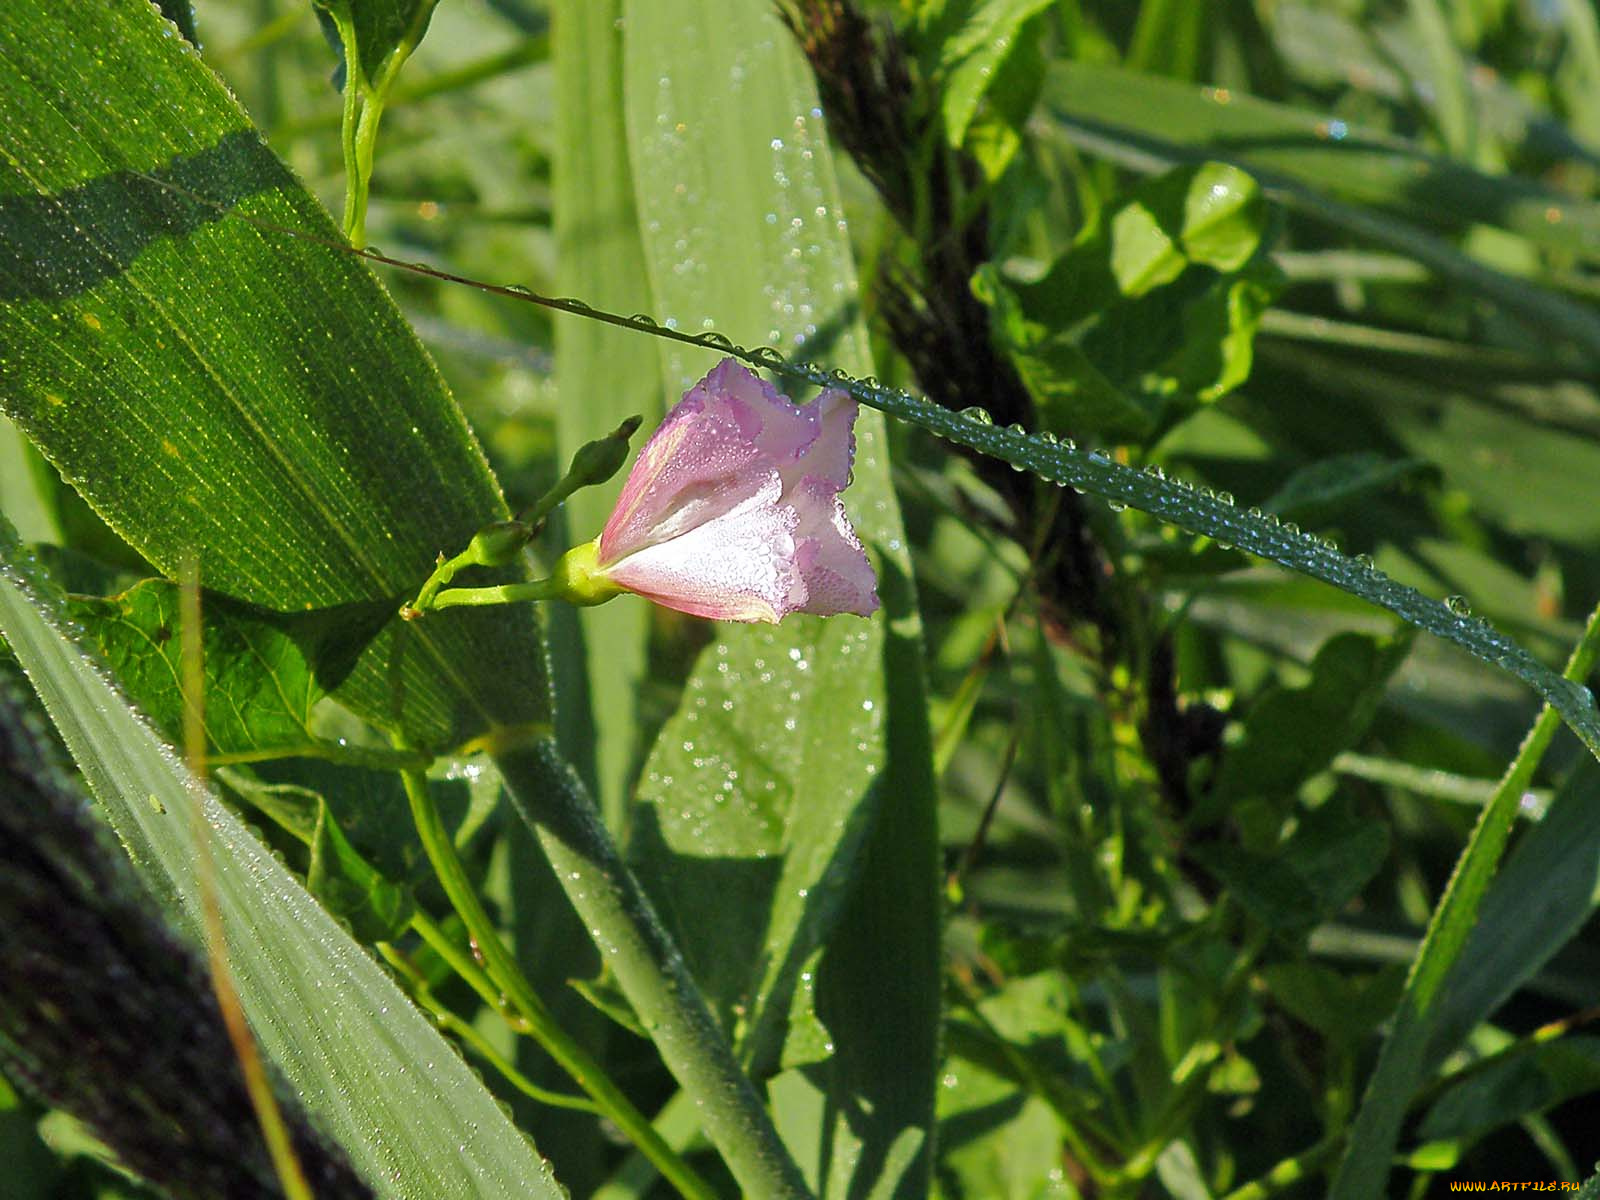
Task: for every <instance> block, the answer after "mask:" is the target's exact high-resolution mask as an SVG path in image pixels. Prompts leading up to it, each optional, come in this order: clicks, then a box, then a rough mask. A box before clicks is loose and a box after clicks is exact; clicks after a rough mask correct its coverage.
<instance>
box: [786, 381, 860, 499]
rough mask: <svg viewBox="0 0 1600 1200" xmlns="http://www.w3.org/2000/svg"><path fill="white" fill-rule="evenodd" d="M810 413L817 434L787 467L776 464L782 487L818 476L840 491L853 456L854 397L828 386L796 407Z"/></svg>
mask: <svg viewBox="0 0 1600 1200" xmlns="http://www.w3.org/2000/svg"><path fill="white" fill-rule="evenodd" d="M799 411H802V412H807V413H810V414H812V417H813V418H814V419H815V421H816V422H817V425H818V430H817V436H816V438H815V439H814V440H813V441H812V442H811V444H810V445H808V446H807V447H806V448H805V450H804V451H803V452H802V453H801V455H800V457H799V458H798V459H796V460H795V463H794V465H793V466H791V467H783V466H780V467H779V468H778V469H779V470H780V471H782V472H783V482H784V484H785V486H788V487H793V486H795V485H796V484H798V483H799V482H800V481H801V480H802V479H822V480H826V481H827V482H828V483H830V484H832V485H833V490H834V491H836V492H842V491H844V489H845V488H846V487H847V486H848V485H849V483H850V467H851V465H852V464H853V463H854V462H855V457H856V435H855V425H856V413H857V411H858V409H857V405H856V400H855V397H854V396H852V395H851V394H850V393H849V392H845V391H840V390H839V389H838V388H829V389H828V390H827V391H825V392H823V393H822V394H821V395H820V396H818V397H817V398H816V399H815V400H813V401H812V402H811V403H810V404H807V405H805V406H804V408H803V409H801V410H799Z"/></svg>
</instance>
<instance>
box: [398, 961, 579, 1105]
mask: <svg viewBox="0 0 1600 1200" xmlns="http://www.w3.org/2000/svg"><path fill="white" fill-rule="evenodd" d="M378 952H379V953H380V954H382V955H383V958H384V961H385V962H387V963H388V964H389V965H390V966H391V967H393V968H394V969H395V970H396V971H398V972H399V973H400V975H401V976H402V977H403V978H404V979H405V980H406V982H408V983H409V984H410V985H411V998H412V999H413V1000H415V1001H416V1002H417V1004H419V1005H420V1006H421V1007H423V1008H425V1009H427V1011H428V1012H429V1013H431V1014H432V1015H433V1019H434V1022H435V1023H436V1024H437V1025H438V1026H439V1028H440V1029H443V1030H445V1031H446V1032H447V1033H450V1034H453V1035H454V1036H455V1037H456V1039H457V1040H458V1041H460V1042H462V1043H463V1044H464V1045H466V1046H468V1047H469V1048H471V1050H472V1051H473V1053H475V1054H477V1056H478V1057H479V1058H481V1059H483V1060H484V1061H485V1062H487V1063H488V1064H489V1065H490V1066H492V1067H493V1068H494V1069H495V1070H496V1071H498V1072H500V1074H501V1075H503V1076H504V1077H505V1078H506V1080H507V1081H508V1082H509V1083H510V1084H511V1086H512V1087H514V1088H516V1089H517V1090H518V1091H519V1092H521V1093H522V1094H523V1095H524V1096H528V1097H530V1098H532V1099H534V1100H536V1101H538V1102H539V1103H540V1104H548V1105H550V1107H552V1108H570V1109H574V1110H576V1111H578V1112H587V1113H598V1112H599V1111H600V1110H599V1108H598V1107H597V1106H596V1105H595V1104H594V1102H593V1101H591V1100H585V1099H584V1098H583V1097H582V1096H569V1095H566V1094H565V1093H563V1092H553V1091H551V1090H550V1089H549V1088H542V1087H540V1086H539V1085H538V1084H536V1083H535V1082H533V1080H531V1079H529V1078H528V1077H527V1076H526V1075H524V1074H523V1073H522V1072H521V1071H519V1070H517V1068H516V1067H514V1066H513V1065H512V1064H511V1061H510V1060H509V1059H507V1058H506V1057H505V1055H503V1054H501V1053H500V1052H499V1051H498V1050H496V1049H495V1048H494V1047H493V1046H491V1045H490V1044H489V1039H488V1038H486V1037H484V1036H483V1034H481V1033H479V1032H478V1030H477V1029H476V1028H475V1027H474V1026H472V1025H470V1024H468V1023H467V1022H466V1021H463V1020H462V1019H461V1018H460V1017H459V1016H457V1015H456V1014H455V1013H454V1012H452V1011H451V1010H450V1009H449V1008H448V1007H447V1006H446V1005H445V1004H444V1003H443V1002H442V1001H441V1000H440V999H439V998H438V997H437V996H435V995H434V994H433V988H432V986H430V985H429V983H428V980H427V978H426V977H425V976H424V975H423V974H422V972H421V971H419V970H417V968H416V965H415V964H413V963H412V962H411V960H410V959H408V958H407V957H406V956H405V955H404V954H403V953H402V952H401V951H400V950H399V949H397V948H396V947H394V946H392V945H390V944H389V943H387V942H379V943H378Z"/></svg>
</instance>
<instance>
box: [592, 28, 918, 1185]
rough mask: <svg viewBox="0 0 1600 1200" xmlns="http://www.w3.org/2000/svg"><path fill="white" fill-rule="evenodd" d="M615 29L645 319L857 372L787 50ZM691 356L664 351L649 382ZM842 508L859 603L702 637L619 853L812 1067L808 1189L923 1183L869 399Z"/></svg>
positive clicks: (914, 912)
mask: <svg viewBox="0 0 1600 1200" xmlns="http://www.w3.org/2000/svg"><path fill="white" fill-rule="evenodd" d="M624 29H625V31H626V36H625V48H626V57H625V68H626V81H627V98H628V130H629V139H630V141H629V146H630V150H631V152H632V153H631V161H632V164H633V169H634V178H635V187H636V194H637V202H638V208H639V219H640V221H641V228H642V230H643V231H644V245H645V256H646V264H647V266H648V268H649V277H650V285H651V300H652V305H651V308H652V309H653V311H654V312H656V313H657V314H658V316H659V317H661V318H663V319H664V320H665V321H666V323H667V324H669V325H672V326H675V327H677V328H679V329H684V330H691V331H698V330H700V329H703V328H710V327H713V326H714V327H716V328H718V329H722V330H725V331H734V332H735V333H738V334H740V335H742V337H743V338H745V339H747V340H749V341H751V342H770V343H773V344H781V345H783V346H784V347H786V348H789V349H794V348H796V347H805V348H806V350H807V352H809V353H811V354H815V355H819V356H820V355H826V356H827V357H828V358H829V359H830V360H832V361H835V362H837V363H839V364H840V366H842V367H848V368H849V369H851V370H853V371H857V372H859V371H863V370H865V369H867V368H868V366H869V360H868V352H867V348H866V339H865V335H864V333H863V331H862V328H861V326H860V324H859V320H858V312H857V308H856V303H857V302H856V280H855V274H854V270H853V267H852V263H851V257H850V247H849V241H848V238H847V237H846V235H845V229H844V221H843V214H842V210H841V208H840V201H839V196H838V193H837V188H836V184H835V181H834V176H833V169H832V164H831V160H830V156H829V150H828V141H827V136H826V132H825V129H824V127H823V124H822V119H821V113H820V110H819V109H818V108H817V100H816V96H815V92H814V90H813V85H812V81H811V78H810V74H809V71H808V69H807V67H806V65H805V62H804V60H803V58H802V57H801V55H800V53H799V51H798V48H797V47H795V46H794V45H793V44H792V42H791V41H790V39H789V37H788V35H787V34H786V33H785V32H784V31H783V29H782V27H781V26H780V25H779V24H778V23H777V21H776V19H775V17H774V16H773V14H772V13H770V12H769V11H767V10H766V8H765V6H764V5H761V4H758V3H755V2H754V0H748V2H744V3H740V4H738V5H732V6H730V5H725V4H712V3H708V2H706V0H674V2H672V3H650V4H643V3H630V4H628V5H627V6H626V17H625V22H624ZM755 264H767V266H766V269H765V270H764V271H763V270H757V269H754V267H755ZM715 361H716V356H715V355H714V354H712V353H708V352H707V351H704V350H695V349H689V348H685V347H683V346H680V345H671V346H668V347H666V348H665V350H664V351H663V360H662V373H663V377H664V380H665V382H666V385H667V387H668V390H669V392H670V393H677V392H681V391H682V390H683V389H685V388H686V387H688V386H689V385H690V384H691V383H693V382H694V380H695V379H697V378H698V377H699V376H700V375H702V374H703V373H704V372H705V371H706V369H707V368H709V367H710V366H711V365H712V364H713V363H714V362H715ZM670 398H671V399H676V395H675V394H674V395H672V396H671V397H670ZM844 499H845V503H846V505H847V507H848V508H849V509H850V512H851V515H852V517H853V519H854V520H855V522H856V528H857V529H858V530H859V532H860V534H861V536H862V539H863V541H864V542H865V543H866V544H867V545H868V547H869V548H870V550H871V552H872V555H873V559H874V562H875V564H876V565H877V567H878V571H879V575H880V590H881V594H882V597H883V601H884V607H885V612H884V614H882V615H880V616H878V617H875V618H873V619H872V620H871V621H862V620H860V619H858V618H855V617H835V618H831V619H827V620H823V619H819V618H814V617H805V616H798V617H791V618H789V619H788V620H787V621H785V623H784V624H783V625H782V626H781V627H779V628H775V629H765V628H763V629H750V628H724V629H719V630H718V635H719V636H718V639H717V641H716V642H715V643H714V644H713V645H712V646H711V647H709V648H708V649H707V650H706V651H705V652H704V653H703V654H702V656H701V658H700V660H699V662H698V663H697V665H696V668H695V670H694V672H693V674H692V675H691V677H690V679H689V681H688V685H687V688H686V691H685V695H684V702H683V705H682V707H681V708H680V710H679V712H678V713H677V714H676V715H675V716H674V717H673V718H672V719H671V720H670V721H669V722H668V724H667V727H666V729H665V730H664V731H663V732H662V735H661V737H660V739H659V741H658V742H657V743H656V746H655V748H654V750H653V751H652V753H651V755H650V758H649V762H648V765H647V768H646V775H645V779H644V781H643V782H642V783H641V785H640V792H639V799H640V801H641V803H640V805H639V807H638V809H637V811H636V814H635V818H634V819H635V822H636V833H635V840H634V852H635V855H636V857H637V859H638V861H639V863H640V866H641V870H642V871H643V872H644V873H645V875H646V878H647V879H648V880H649V886H650V887H651V889H652V892H653V894H654V895H655V896H656V897H657V898H658V899H659V901H660V903H661V905H662V907H663V908H664V910H665V912H666V914H667V916H668V919H669V921H670V922H671V923H672V924H673V926H674V928H675V929H676V930H677V931H678V933H679V936H680V938H681V939H682V943H683V945H684V949H685V952H686V954H687V955H688V957H689V959H690V961H691V964H692V966H693V967H694V969H695V971H696V976H697V978H698V979H699V980H700V981H701V982H702V985H703V986H704V987H705V988H706V989H707V991H708V993H709V994H710V995H711V997H712V998H713V1000H714V1002H715V1003H716V1004H717V1005H718V1006H719V1007H720V1009H721V1012H722V1014H723V1016H724V1019H725V1021H726V1022H727V1023H729V1024H730V1025H731V1026H733V1027H734V1028H735V1030H736V1032H737V1033H738V1035H739V1041H740V1044H741V1046H742V1047H743V1051H744V1053H745V1055H746V1057H747V1058H748V1059H749V1060H750V1061H751V1062H752V1064H753V1066H754V1067H755V1069H756V1070H758V1071H760V1072H761V1073H763V1074H766V1073H770V1072H771V1071H773V1070H774V1069H776V1068H777V1067H778V1066H780V1065H781V1064H783V1063H784V1062H786V1061H788V1062H805V1061H813V1060H817V1059H825V1060H826V1061H824V1062H821V1063H819V1064H818V1065H817V1066H816V1067H814V1068H813V1069H812V1070H811V1072H810V1075H809V1078H800V1077H795V1078H793V1079H792V1080H791V1083H792V1087H791V1088H789V1089H787V1090H785V1091H784V1093H783V1094H784V1095H785V1096H786V1097H790V1098H795V1097H797V1095H798V1094H799V1093H807V1094H809V1095H811V1096H814V1097H815V1098H816V1109H815V1111H816V1112H817V1113H824V1112H825V1111H826V1112H827V1114H828V1115H826V1116H825V1118H824V1119H823V1120H822V1121H821V1123H820V1124H819V1125H811V1126H810V1127H809V1128H808V1129H807V1131H806V1132H805V1133H804V1134H803V1135H802V1136H803V1138H804V1140H797V1138H796V1135H795V1132H794V1127H793V1125H792V1124H790V1123H789V1122H787V1121H786V1119H785V1116H784V1114H785V1111H786V1105H785V1103H784V1102H782V1101H780V1104H779V1110H780V1127H781V1128H785V1131H786V1136H787V1137H788V1138H789V1140H790V1144H791V1146H793V1147H794V1149H795V1152H796V1153H797V1154H798V1155H801V1156H802V1161H803V1164H804V1165H805V1167H806V1169H807V1170H808V1171H809V1172H812V1173H813V1182H814V1184H815V1185H816V1186H818V1187H825V1188H826V1190H828V1191H829V1192H830V1193H831V1192H833V1191H835V1190H839V1191H841V1192H843V1191H844V1190H845V1189H846V1188H849V1190H851V1191H856V1190H859V1191H861V1192H863V1193H865V1192H867V1191H870V1190H872V1189H881V1190H883V1191H884V1192H891V1191H894V1190H895V1189H897V1188H898V1189H902V1190H904V1191H905V1192H906V1193H907V1194H922V1192H923V1191H924V1190H925V1188H926V1182H925V1181H926V1174H925V1172H926V1170H927V1155H926V1147H927V1140H928V1134H929V1131H930V1128H931V1123H932V1110H933V1081H934V1072H935V1061H934V1055H935V1047H936V1039H937V1028H938V1021H937V1016H938V936H939V923H938V896H937V877H936V857H935V854H936V849H935V840H934V833H933V828H934V827H933V807H932V803H931V800H932V794H933V785H932V777H931V772H930V769H929V761H930V752H929V744H928V736H927V729H926V712H925V701H924V699H923V695H922V689H921V674H920V671H921V666H920V658H921V644H920V626H919V624H918V620H917V615H916V607H915V597H914V594H913V592H912V590H911V587H910V584H909V567H908V563H907V559H906V553H905V549H904V542H903V536H904V535H903V533H902V531H901V527H900V519H899V513H898V510H897V507H896V505H895V501H894V497H893V493H892V491H891V490H890V486H889V464H888V457H887V447H886V445H885V432H884V426H883V421H882V419H881V418H880V417H879V416H877V414H874V413H871V412H865V411H864V412H863V413H862V414H861V418H860V421H859V423H858V425H857V427H856V464H855V482H854V484H853V486H852V487H851V488H850V490H849V491H848V492H846V493H845V496H844ZM623 602H627V601H623ZM830 931H832V932H831V938H830ZM824 943H827V946H826V948H825V949H824V950H823V952H822V955H821V958H820V961H819V960H818V958H817V950H818V948H819V947H822V946H823V945H824ZM791 1013H794V1014H795V1016H794V1019H792V1020H791ZM818 1021H820V1023H821V1026H822V1027H824V1028H825V1030H826V1032H823V1030H822V1029H819V1028H817V1027H816V1026H815V1022H818ZM891 1030H892V1033H891V1032H890V1031H891ZM786 1044H787V1045H786ZM796 1104H797V1106H798V1108H806V1107H807V1104H808V1102H806V1101H801V1100H798V1099H796ZM830 1106H831V1107H830ZM789 1111H791V1115H792V1111H793V1110H789ZM834 1114H837V1115H834ZM801 1123H802V1124H805V1121H804V1120H803V1119H802V1121H801ZM818 1172H826V1177H824V1178H817V1177H816V1175H815V1173H818ZM830 1181H831V1182H830Z"/></svg>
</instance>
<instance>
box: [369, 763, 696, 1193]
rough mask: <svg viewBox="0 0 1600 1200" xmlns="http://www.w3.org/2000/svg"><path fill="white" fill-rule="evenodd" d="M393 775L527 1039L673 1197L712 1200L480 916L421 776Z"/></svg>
mask: <svg viewBox="0 0 1600 1200" xmlns="http://www.w3.org/2000/svg"><path fill="white" fill-rule="evenodd" d="M400 777H401V779H402V780H403V781H404V783H405V789H406V798H407V800H408V801H409V802H410V805H411V818H412V820H413V822H415V824H416V827H417V836H418V838H419V840H420V841H421V842H422V848H423V851H424V852H425V853H426V854H427V856H428V861H429V863H430V864H431V865H432V866H433V869H434V872H435V873H436V874H437V875H438V877H439V882H440V884H442V885H443V887H444V891H445V895H446V896H448V897H449V899H450V903H451V904H452V905H453V906H454V907H455V910H456V912H457V913H459V914H460V916H461V920H462V921H463V923H465V925H466V927H467V931H468V932H469V933H470V934H471V935H472V938H473V941H475V942H476V943H477V946H478V950H479V952H480V953H481V954H482V955H483V958H484V962H485V963H486V964H487V966H488V971H489V975H490V977H491V978H492V979H493V980H494V981H495V983H497V984H499V985H500V987H501V988H503V989H504V990H505V993H506V995H507V996H508V997H509V998H510V1000H511V1003H512V1005H513V1006H514V1007H515V1008H516V1010H517V1011H518V1012H519V1013H520V1014H521V1015H522V1016H523V1017H524V1018H525V1019H526V1020H527V1022H528V1027H529V1032H530V1033H531V1034H532V1035H533V1037H534V1039H535V1040H536V1041H538V1043H539V1044H540V1045H541V1046H543V1047H544V1049H545V1051H546V1053H548V1054H549V1055H550V1057H551V1058H553V1059H555V1061H556V1062H557V1063H559V1064H560V1066H561V1068H562V1069H563V1070H565V1071H566V1072H567V1074H569V1075H570V1076H572V1078H573V1080H574V1082H576V1083H577V1084H578V1086H579V1087H581V1088H582V1089H583V1090H584V1091H585V1092H586V1093H587V1094H588V1095H589V1096H590V1097H591V1098H592V1099H593V1100H594V1102H595V1104H596V1106H597V1107H598V1108H599V1110H600V1111H601V1112H602V1113H604V1114H605V1115H606V1117H608V1118H609V1119H610V1120H611V1121H613V1122H614V1123H615V1124H616V1125H617V1127H618V1128H620V1129H621V1130H622V1131H623V1132H624V1133H625V1134H627V1136H628V1138H629V1139H630V1140H631V1141H632V1142H633V1143H634V1145H636V1146H638V1147H639V1149H640V1150H641V1151H642V1152H643V1153H644V1154H645V1155H646V1156H647V1157H648V1158H649V1159H650V1161H651V1162H652V1163H654V1164H655V1167H656V1169H657V1170H658V1171H660V1172H661V1174H662V1176H663V1177H664V1178H666V1179H667V1180H668V1181H669V1182H671V1183H672V1185H673V1186H674V1187H676V1188H677V1189H678V1191H679V1192H681V1193H682V1194H683V1195H684V1196H688V1197H691V1198H692V1200H715V1197H716V1191H715V1190H714V1189H713V1188H712V1187H711V1185H710V1184H708V1183H707V1182H706V1181H705V1180H703V1179H702V1178H700V1176H699V1174H698V1173H696V1171H695V1170H694V1168H693V1167H691V1166H690V1165H689V1164H688V1163H687V1162H685V1161H684V1160H683V1159H682V1158H681V1157H680V1156H679V1155H678V1154H676V1153H675V1152H674V1151H673V1150H672V1148H671V1147H670V1146H668V1145H667V1144H666V1142H664V1141H662V1140H661V1136H660V1135H659V1134H658V1133H656V1131H655V1129H654V1128H653V1127H652V1126H651V1124H650V1122H649V1120H648V1119H647V1118H646V1117H645V1115H644V1114H643V1113H641V1112H640V1111H639V1110H638V1109H637V1108H635V1107H634V1106H633V1103H632V1102H631V1101H630V1100H629V1099H628V1098H627V1097H626V1096H625V1095H623V1094H622V1091H621V1090H620V1089H619V1088H618V1087H617V1086H616V1084H615V1083H613V1082H612V1081H611V1079H610V1077H609V1076H608V1075H606V1073H605V1071H604V1069H603V1068H602V1067H601V1066H600V1064H599V1063H597V1062H596V1061H595V1060H594V1059H593V1058H592V1057H590V1055H589V1053H588V1051H586V1050H585V1049H584V1048H583V1047H582V1046H580V1045H579V1044H578V1043H577V1042H576V1041H574V1040H573V1038H572V1037H571V1036H570V1035H569V1034H568V1033H567V1032H566V1030H564V1029H562V1028H561V1027H560V1025H558V1024H557V1023H556V1020H555V1018H554V1017H553V1016H552V1015H551V1013H550V1010H549V1009H547V1008H546V1007H545V1005H544V1001H542V1000H541V999H540V998H539V996H538V993H536V992H535V991H534V990H533V985H532V984H530V983H529V982H528V979H527V976H525V975H524V974H523V973H522V968H521V967H519V966H518V965H517V962H516V959H514V958H513V957H512V956H511V952H510V951H509V950H507V949H506V946H505V943H503V942H502V941H501V940H500V936H499V934H498V933H497V932H496V931H495V928H494V924H493V922H491V921H490V919H489V914H488V913H487V912H485V911H484V907H483V904H482V902H481V901H480V900H479V899H478V894H477V892H476V891H475V890H474V889H473V887H472V882H471V881H470V880H469V879H468V878H467V872H466V868H465V867H464V866H463V865H462V862H461V859H460V857H459V856H458V855H457V854H456V847H455V843H454V842H453V841H451V839H450V834H449V831H448V830H447V829H446V828H445V825H444V821H443V819H442V818H441V817H440V815H439V809H438V806H437V805H436V804H435V803H434V800H433V796H432V794H431V793H430V792H429V791H428V781H427V779H426V778H425V777H424V776H423V775H422V773H421V772H419V771H402V772H401V775H400Z"/></svg>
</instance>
